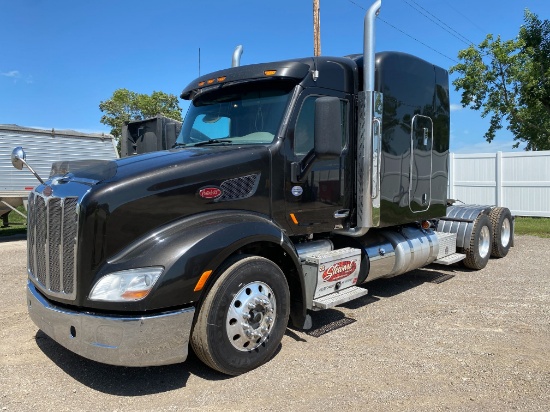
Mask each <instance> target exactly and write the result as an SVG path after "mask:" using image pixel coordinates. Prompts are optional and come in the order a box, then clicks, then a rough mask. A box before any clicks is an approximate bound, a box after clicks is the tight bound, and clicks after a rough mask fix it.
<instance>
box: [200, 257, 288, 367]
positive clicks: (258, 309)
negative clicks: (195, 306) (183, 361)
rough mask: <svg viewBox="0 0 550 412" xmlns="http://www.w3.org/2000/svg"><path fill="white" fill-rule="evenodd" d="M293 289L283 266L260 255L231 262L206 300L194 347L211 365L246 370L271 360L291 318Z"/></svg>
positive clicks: (201, 311) (205, 361)
mask: <svg viewBox="0 0 550 412" xmlns="http://www.w3.org/2000/svg"><path fill="white" fill-rule="evenodd" d="M289 307H290V292H289V289H288V284H287V281H286V278H285V276H284V274H283V272H282V271H281V269H280V268H279V267H278V266H277V265H276V264H275V263H273V262H272V261H270V260H268V259H265V258H262V257H258V256H244V257H241V258H240V259H238V260H236V261H233V262H231V263H230V264H229V265H228V266H227V267H226V268H225V270H224V271H223V273H222V274H221V275H220V277H219V278H218V279H217V280H216V282H215V283H214V285H213V286H212V288H211V289H210V290H209V292H208V294H207V295H206V298H205V300H204V302H203V303H202V305H201V307H200V309H199V313H198V315H197V319H196V322H195V326H194V328H193V332H192V335H191V346H192V348H193V350H194V352H195V354H196V355H197V356H198V357H199V358H200V359H201V360H202V361H203V362H204V363H205V364H207V365H208V366H210V367H211V368H213V369H216V370H218V371H220V372H222V373H225V374H227V375H240V374H242V373H245V372H248V371H250V370H252V369H255V368H257V367H258V366H260V365H262V364H264V363H265V362H267V361H268V360H269V359H270V358H271V357H272V356H273V355H274V354H275V352H276V350H277V349H278V347H279V344H280V342H281V339H282V338H283V335H284V333H285V330H286V325H287V323H288V316H289Z"/></svg>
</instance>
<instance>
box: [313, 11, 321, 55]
mask: <svg viewBox="0 0 550 412" xmlns="http://www.w3.org/2000/svg"><path fill="white" fill-rule="evenodd" d="M313 55H314V56H320V55H321V17H320V15H319V0H313Z"/></svg>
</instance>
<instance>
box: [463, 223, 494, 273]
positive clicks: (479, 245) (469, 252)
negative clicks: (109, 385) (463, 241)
mask: <svg viewBox="0 0 550 412" xmlns="http://www.w3.org/2000/svg"><path fill="white" fill-rule="evenodd" d="M492 241H493V229H492V227H491V221H490V219H489V216H487V215H484V214H481V215H479V216H478V217H477V219H476V220H475V221H474V228H473V230H472V235H471V236H470V245H469V247H468V248H465V249H464V253H466V258H465V259H464V260H463V262H464V266H466V267H467V268H470V269H475V270H479V269H483V268H484V267H485V266H487V262H488V261H489V257H490V255H491V247H492Z"/></svg>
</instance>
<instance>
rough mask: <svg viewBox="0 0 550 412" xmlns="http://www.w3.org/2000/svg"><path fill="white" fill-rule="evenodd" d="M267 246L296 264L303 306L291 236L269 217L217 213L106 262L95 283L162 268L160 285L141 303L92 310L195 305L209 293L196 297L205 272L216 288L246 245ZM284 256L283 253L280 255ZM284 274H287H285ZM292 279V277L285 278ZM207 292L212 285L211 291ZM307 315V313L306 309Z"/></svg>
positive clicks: (168, 228) (168, 229)
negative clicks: (234, 256) (233, 257)
mask: <svg viewBox="0 0 550 412" xmlns="http://www.w3.org/2000/svg"><path fill="white" fill-rule="evenodd" d="M256 242H268V243H271V244H273V246H274V247H276V248H278V249H279V250H281V251H284V252H285V253H286V254H287V256H288V257H289V258H290V260H291V261H292V264H293V266H294V268H295V269H296V272H297V273H298V276H297V277H298V278H299V282H300V289H301V291H300V292H299V293H300V294H301V296H299V297H298V296H297V297H296V298H297V299H298V300H299V299H300V298H301V301H302V302H305V301H306V300H305V297H304V293H305V287H304V279H303V273H302V269H301V265H300V261H299V258H298V255H297V253H296V249H295V248H294V245H293V243H292V242H291V241H290V239H289V238H288V236H287V235H286V234H285V233H284V232H283V230H282V229H281V228H279V227H278V226H277V225H276V224H274V223H273V222H272V221H271V220H269V219H268V218H267V217H265V216H263V215H259V214H255V213H251V212H247V211H213V212H206V213H201V214H198V215H193V216H191V217H186V218H183V219H181V220H177V221H175V222H172V223H170V224H167V225H165V226H163V227H161V228H159V229H157V230H155V231H153V232H151V233H148V234H147V235H145V236H143V237H142V238H140V239H138V240H136V241H135V242H133V243H132V244H130V245H129V246H128V247H126V248H124V249H123V250H122V251H120V252H119V253H117V254H116V255H114V256H113V257H111V258H110V259H108V260H107V262H106V264H105V265H103V266H102V267H101V269H100V270H99V271H98V273H97V274H96V276H95V277H94V283H95V282H97V280H98V279H99V278H100V277H102V276H104V275H106V274H108V273H112V272H115V271H120V270H126V269H131V268H137V267H148V266H163V267H164V268H165V270H164V272H163V274H162V276H161V277H160V278H159V280H158V281H157V284H156V285H155V287H154V288H153V290H152V291H151V293H150V294H149V296H147V297H146V298H145V299H143V300H142V301H138V302H128V303H121V302H116V303H111V302H92V301H88V302H87V303H88V306H92V307H96V308H99V309H104V310H116V311H121V310H123V311H151V310H160V309H166V308H171V307H182V306H186V305H193V304H196V303H197V302H198V301H199V300H200V298H201V296H202V294H203V293H204V292H205V290H207V287H205V288H203V289H202V290H200V291H198V292H195V291H194V288H195V285H196V284H197V282H198V280H199V279H200V277H201V275H202V273H203V272H205V271H207V270H212V271H213V273H212V275H211V279H209V282H208V284H210V283H212V282H213V280H214V278H215V276H217V275H219V273H217V269H218V268H219V267H220V266H221V265H222V264H223V263H224V261H225V260H226V259H227V258H228V257H229V256H231V255H232V254H234V253H235V252H237V251H239V250H240V249H242V248H243V247H246V246H247V245H253V244H254V243H256ZM281 254H282V253H281ZM282 270H283V272H285V270H284V268H282ZM287 275H288V273H287ZM207 286H208V285H207ZM303 311H304V313H305V309H303Z"/></svg>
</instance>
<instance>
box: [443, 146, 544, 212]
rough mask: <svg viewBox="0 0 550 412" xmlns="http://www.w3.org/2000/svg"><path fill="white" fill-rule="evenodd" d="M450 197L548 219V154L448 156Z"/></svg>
mask: <svg viewBox="0 0 550 412" xmlns="http://www.w3.org/2000/svg"><path fill="white" fill-rule="evenodd" d="M449 198H451V199H458V200H461V201H463V202H464V203H476V204H487V205H497V206H505V207H507V208H509V209H510V211H511V212H512V214H513V215H517V216H540V217H550V151H541V152H521V153H503V152H497V153H481V154H454V153H451V154H450V157H449Z"/></svg>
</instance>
